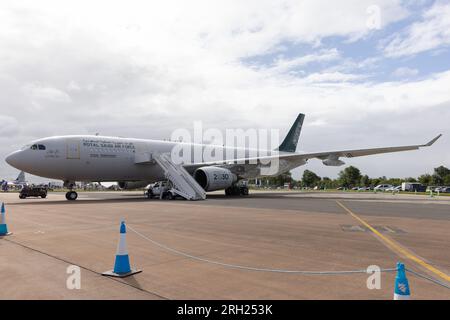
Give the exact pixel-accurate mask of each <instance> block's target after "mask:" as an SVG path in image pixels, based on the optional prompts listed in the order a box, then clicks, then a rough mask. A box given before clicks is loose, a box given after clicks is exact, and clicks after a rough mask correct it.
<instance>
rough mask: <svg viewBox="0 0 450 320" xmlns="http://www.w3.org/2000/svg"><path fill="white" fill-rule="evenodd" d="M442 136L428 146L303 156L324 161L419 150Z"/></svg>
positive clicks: (345, 151) (332, 152) (344, 151)
mask: <svg viewBox="0 0 450 320" xmlns="http://www.w3.org/2000/svg"><path fill="white" fill-rule="evenodd" d="M441 136H442V134H440V135H438V136H437V137H435V138H434V139H432V140H431V141H430V142H428V143H426V144H418V145H410V146H401V147H384V148H371V149H356V150H341V151H331V152H317V153H308V154H302V156H307V157H308V158H318V159H321V160H323V159H327V158H329V157H330V156H337V157H345V158H354V157H362V156H369V155H372V154H380V153H391V152H400V151H408V150H418V149H420V148H421V147H429V146H431V145H433V144H434V143H435V142H436V141H437V140H438V139H439V138H440V137H441Z"/></svg>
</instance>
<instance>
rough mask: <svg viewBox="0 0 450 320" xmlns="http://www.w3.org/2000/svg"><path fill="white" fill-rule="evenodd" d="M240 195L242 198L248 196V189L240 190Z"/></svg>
mask: <svg viewBox="0 0 450 320" xmlns="http://www.w3.org/2000/svg"><path fill="white" fill-rule="evenodd" d="M241 194H242V195H243V196H248V188H247V187H243V188H242V190H241Z"/></svg>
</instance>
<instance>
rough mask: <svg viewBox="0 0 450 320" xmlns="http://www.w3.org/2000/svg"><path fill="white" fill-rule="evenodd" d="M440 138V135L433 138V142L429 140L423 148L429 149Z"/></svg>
mask: <svg viewBox="0 0 450 320" xmlns="http://www.w3.org/2000/svg"><path fill="white" fill-rule="evenodd" d="M440 137H442V133H441V134H440V135H438V136H437V137H436V138H434V139H433V140H431V141H430V142H428V143H427V144H424V145H423V146H424V147H429V146H431V145H433V143H435V142H436V141H437V140H438V139H439V138H440Z"/></svg>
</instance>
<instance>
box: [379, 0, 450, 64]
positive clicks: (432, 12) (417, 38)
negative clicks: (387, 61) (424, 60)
mask: <svg viewBox="0 0 450 320" xmlns="http://www.w3.org/2000/svg"><path fill="white" fill-rule="evenodd" d="M449 16H450V3H448V2H447V1H437V2H436V3H435V4H434V5H433V6H432V7H431V8H430V9H428V10H427V11H426V12H425V13H424V14H423V17H422V21H420V22H416V23H413V24H412V25H410V26H408V27H407V28H406V29H405V30H404V31H403V32H401V33H399V34H396V35H394V37H393V38H392V39H390V41H388V43H387V44H386V45H385V46H384V53H385V54H386V55H387V56H389V57H402V56H410V55H414V54H417V53H420V52H424V51H428V50H432V49H437V48H441V47H445V46H448V45H449V44H450V19H449Z"/></svg>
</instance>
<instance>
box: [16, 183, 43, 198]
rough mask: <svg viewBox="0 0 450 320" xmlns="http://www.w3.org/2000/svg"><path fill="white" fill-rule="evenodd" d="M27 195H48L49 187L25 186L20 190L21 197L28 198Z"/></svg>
mask: <svg viewBox="0 0 450 320" xmlns="http://www.w3.org/2000/svg"><path fill="white" fill-rule="evenodd" d="M27 197H41V198H46V197H47V189H46V188H43V187H28V186H25V187H23V188H22V190H20V193H19V198H20V199H26V198H27Z"/></svg>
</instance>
